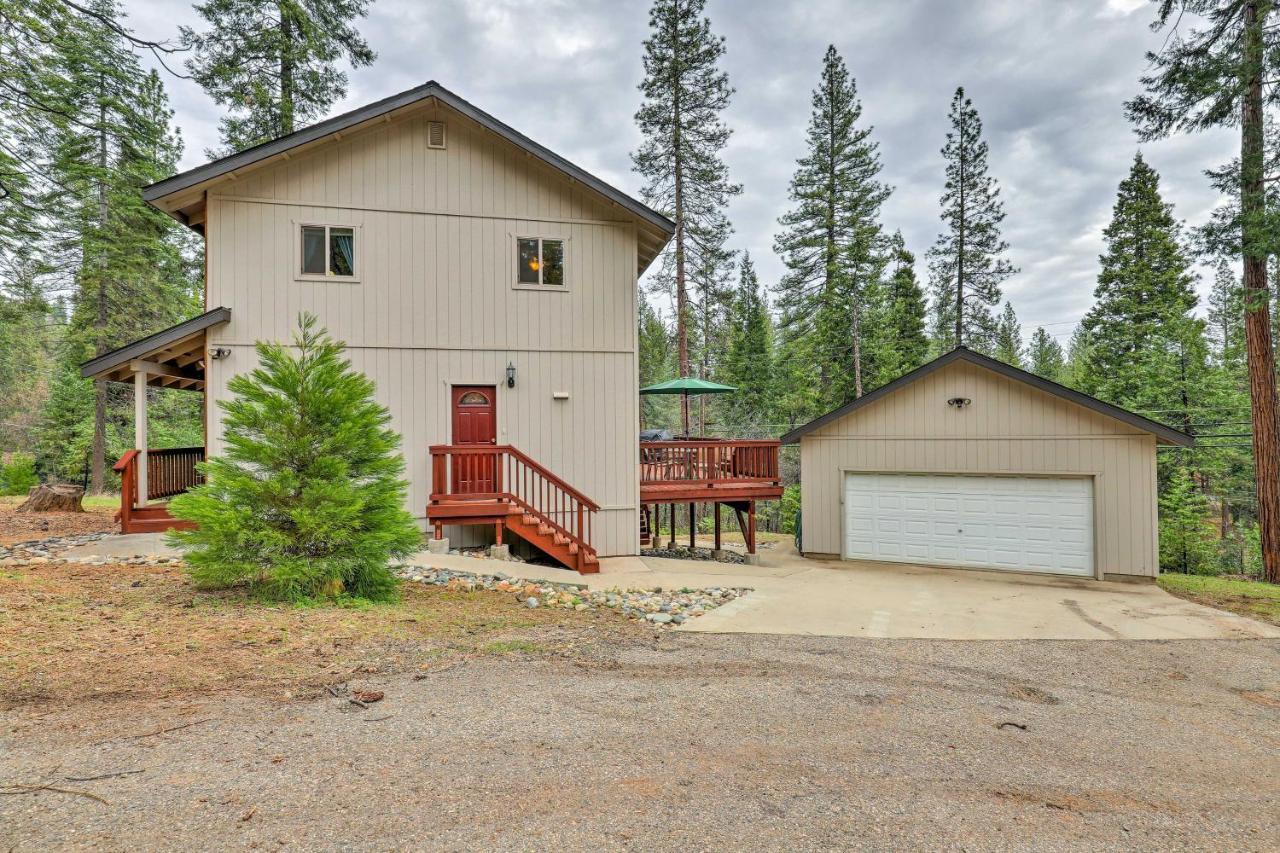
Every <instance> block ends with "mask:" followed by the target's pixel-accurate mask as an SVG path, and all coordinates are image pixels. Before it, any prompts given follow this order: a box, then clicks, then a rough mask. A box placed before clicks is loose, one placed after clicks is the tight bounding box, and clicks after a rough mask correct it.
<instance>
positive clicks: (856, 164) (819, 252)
mask: <svg viewBox="0 0 1280 853" xmlns="http://www.w3.org/2000/svg"><path fill="white" fill-rule="evenodd" d="M861 117H862V104H861V103H860V102H859V100H858V91H857V84H856V82H855V81H854V79H853V78H852V77H850V76H849V72H848V70H847V69H846V68H845V64H844V60H843V59H842V58H841V57H840V54H839V53H838V52H837V51H836V49H835V47H834V46H831V47H828V48H827V53H826V56H825V57H823V64H822V78H821V82H820V83H819V85H818V88H817V89H815V90H814V92H813V111H812V114H811V116H810V119H809V129H808V137H807V142H808V150H807V152H806V154H805V155H804V156H803V157H801V158H800V160H799V161H798V165H797V168H796V172H795V175H794V176H793V177H792V179H791V187H790V198H791V201H792V204H793V207H792V209H791V210H790V211H789V212H788V213H786V214H785V215H783V217H782V218H781V219H780V220H779V224H780V225H781V226H782V228H783V231H782V232H781V233H780V234H779V235H778V236H777V237H776V239H775V241H774V248H775V251H776V252H778V254H779V255H781V256H782V260H783V263H785V264H786V266H787V273H786V275H785V276H784V277H783V279H782V281H781V283H780V284H779V288H778V292H779V297H778V307H779V309H780V311H781V319H780V323H781V327H782V330H783V333H784V336H785V339H786V340H788V341H794V340H796V339H798V338H801V337H808V338H810V340H809V341H808V343H807V349H809V351H810V354H811V356H812V357H813V358H815V359H816V364H815V369H816V373H817V377H816V380H817V382H818V384H819V388H820V389H821V390H820V395H819V396H820V399H821V404H822V405H824V406H826V407H833V406H835V405H839V404H840V403H843V402H844V401H845V400H848V399H851V398H855V397H860V396H862V393H863V391H864V390H865V382H864V364H863V358H862V344H863V333H864V328H863V322H862V320H863V316H862V315H863V312H864V310H865V308H866V290H867V288H868V287H872V286H874V284H875V283H878V282H879V281H880V279H881V276H882V274H883V272H884V269H885V266H886V264H887V263H888V258H887V254H888V246H887V241H886V240H885V238H884V235H883V233H882V230H881V225H880V208H881V206H882V205H883V204H884V202H885V200H886V199H887V198H888V197H889V194H890V192H891V190H890V188H889V187H888V186H886V185H884V184H882V183H880V181H879V175H880V168H881V166H880V156H879V153H878V151H877V148H878V146H877V145H876V143H875V142H873V141H872V140H871V130H872V129H871V128H870V127H859V126H858V122H859V120H860V119H861Z"/></svg>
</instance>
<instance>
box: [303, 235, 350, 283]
mask: <svg viewBox="0 0 1280 853" xmlns="http://www.w3.org/2000/svg"><path fill="white" fill-rule="evenodd" d="M359 274H360V229H359V228H358V227H356V226H354V225H312V224H308V223H300V224H299V225H298V270H297V277H298V278H300V279H305V280H308V281H319V280H326V281H327V280H330V279H333V280H335V281H359V280H360V275H359Z"/></svg>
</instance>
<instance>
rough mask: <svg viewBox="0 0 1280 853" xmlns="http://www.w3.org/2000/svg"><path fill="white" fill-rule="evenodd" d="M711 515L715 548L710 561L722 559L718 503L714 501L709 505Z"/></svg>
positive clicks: (722, 547) (722, 550) (722, 548)
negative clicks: (714, 521)
mask: <svg viewBox="0 0 1280 853" xmlns="http://www.w3.org/2000/svg"><path fill="white" fill-rule="evenodd" d="M711 513H712V515H714V516H715V519H716V547H715V549H714V550H713V551H712V552H711V557H712V559H715V560H719V559H721V558H722V557H724V546H722V545H721V544H720V503H719V501H715V502H713V503H712V504H711Z"/></svg>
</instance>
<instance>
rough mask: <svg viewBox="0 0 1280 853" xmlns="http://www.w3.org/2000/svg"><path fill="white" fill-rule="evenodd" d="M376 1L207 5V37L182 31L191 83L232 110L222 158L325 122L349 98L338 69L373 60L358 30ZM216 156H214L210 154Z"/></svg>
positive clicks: (238, 0)
mask: <svg viewBox="0 0 1280 853" xmlns="http://www.w3.org/2000/svg"><path fill="white" fill-rule="evenodd" d="M372 2H373V0H206V2H204V3H199V4H197V5H196V12H198V13H199V15H200V17H201V18H203V19H204V21H205V23H206V24H207V27H206V29H204V30H203V31H196V30H193V29H192V28H190V27H183V28H182V37H183V42H184V43H185V44H186V45H187V46H189V47H190V48H192V50H193V51H194V52H193V54H192V56H191V58H190V59H189V60H188V61H187V68H188V70H189V71H190V72H191V76H192V78H193V79H194V80H195V81H196V82H197V83H199V84H200V85H201V86H202V87H204V90H205V91H206V92H208V93H209V96H210V97H212V98H213V100H214V101H215V102H217V103H218V104H221V105H222V106H224V107H227V108H228V109H229V110H230V113H231V114H230V115H228V116H226V117H225V118H223V120H222V143H223V145H224V146H225V148H226V150H225V151H223V152H219V153H223V154H230V153H234V152H236V151H243V150H244V149H246V148H250V147H252V146H254V145H257V144H259V143H261V142H267V141H269V140H272V139H275V138H277V137H280V136H284V135H285V134H288V133H293V131H294V130H296V129H297V128H298V127H299V126H302V125H305V124H307V123H309V122H311V121H314V120H315V119H317V118H320V117H321V116H323V115H324V114H325V112H326V111H327V110H328V109H329V107H331V106H333V103H334V102H335V101H337V100H338V99H339V98H341V97H342V96H343V95H345V94H346V93H347V75H346V73H345V72H343V71H342V70H341V69H340V68H339V67H338V65H337V63H338V61H339V60H343V59H345V60H346V61H347V62H348V63H350V64H351V66H352V67H353V68H360V67H361V66H365V65H370V64H372V63H373V60H374V59H375V58H376V54H375V53H374V52H373V50H371V49H370V48H369V45H368V43H367V42H366V41H365V40H364V38H363V37H362V36H361V35H360V32H359V31H358V30H357V29H356V28H355V26H354V22H355V21H358V20H359V19H360V18H363V17H364V16H365V15H367V14H368V13H369V6H370V5H371V4H372ZM210 153H211V154H214V153H215V152H210Z"/></svg>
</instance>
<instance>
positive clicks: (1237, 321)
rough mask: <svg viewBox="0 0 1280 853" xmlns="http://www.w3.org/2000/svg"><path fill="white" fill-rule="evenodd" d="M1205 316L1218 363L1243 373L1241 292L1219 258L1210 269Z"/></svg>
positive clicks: (1243, 346) (1224, 263) (1225, 264)
mask: <svg viewBox="0 0 1280 853" xmlns="http://www.w3.org/2000/svg"><path fill="white" fill-rule="evenodd" d="M1207 314H1208V320H1209V324H1208V331H1209V334H1210V336H1211V337H1212V339H1213V342H1214V347H1215V350H1216V356H1217V361H1218V364H1219V365H1220V366H1222V367H1223V368H1224V369H1227V370H1229V371H1231V372H1232V373H1236V372H1240V373H1242V374H1243V373H1245V372H1246V368H1245V341H1244V293H1243V290H1242V288H1241V286H1240V279H1239V278H1237V277H1236V274H1235V272H1233V271H1232V269H1231V266H1230V265H1229V264H1228V263H1227V262H1226V260H1222V259H1220V260H1219V261H1218V264H1217V267H1216V269H1215V270H1214V276H1213V287H1212V288H1211V289H1210V291H1209V310H1208V312H1207Z"/></svg>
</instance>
